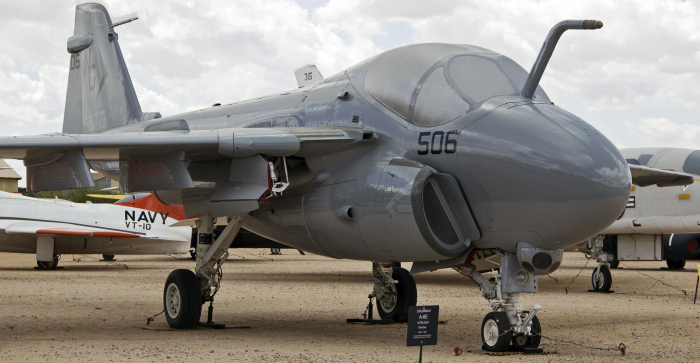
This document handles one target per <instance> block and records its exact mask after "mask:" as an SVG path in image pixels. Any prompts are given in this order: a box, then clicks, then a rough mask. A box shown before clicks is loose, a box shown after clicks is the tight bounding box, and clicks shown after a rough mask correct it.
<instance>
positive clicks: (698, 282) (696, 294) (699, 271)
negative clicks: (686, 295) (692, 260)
mask: <svg viewBox="0 0 700 363" xmlns="http://www.w3.org/2000/svg"><path fill="white" fill-rule="evenodd" d="M698 284H700V265H698V279H697V281H695V297H694V298H693V304H695V301H696V300H697V299H698Z"/></svg>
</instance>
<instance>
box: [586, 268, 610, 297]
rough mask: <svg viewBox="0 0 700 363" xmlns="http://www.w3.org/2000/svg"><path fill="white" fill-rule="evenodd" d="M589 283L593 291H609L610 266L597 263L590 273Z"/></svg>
mask: <svg viewBox="0 0 700 363" xmlns="http://www.w3.org/2000/svg"><path fill="white" fill-rule="evenodd" d="M591 284H592V285H593V291H596V292H609V291H610V287H611V286H612V274H611V273H610V268H608V265H603V264H601V265H598V267H597V268H596V269H595V270H593V274H592V275H591Z"/></svg>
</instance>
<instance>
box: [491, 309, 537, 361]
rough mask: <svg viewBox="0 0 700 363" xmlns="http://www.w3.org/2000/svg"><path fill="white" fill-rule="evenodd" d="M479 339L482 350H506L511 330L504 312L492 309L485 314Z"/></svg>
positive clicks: (511, 338)
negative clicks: (481, 342)
mask: <svg viewBox="0 0 700 363" xmlns="http://www.w3.org/2000/svg"><path fill="white" fill-rule="evenodd" d="M506 331H507V333H506ZM481 341H483V342H484V343H483V344H482V345H481V348H482V349H483V350H486V351H489V352H505V351H506V350H508V347H510V343H511V341H513V331H512V330H510V321H509V320H508V316H507V315H506V313H505V312H502V311H492V312H490V313H488V314H486V316H485V317H484V320H483V321H482V322H481ZM538 345H539V344H538Z"/></svg>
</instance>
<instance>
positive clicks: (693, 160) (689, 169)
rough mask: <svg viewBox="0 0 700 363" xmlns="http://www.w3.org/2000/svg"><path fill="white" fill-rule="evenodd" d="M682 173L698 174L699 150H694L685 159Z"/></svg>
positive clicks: (699, 164)
mask: <svg viewBox="0 0 700 363" xmlns="http://www.w3.org/2000/svg"><path fill="white" fill-rule="evenodd" d="M683 171H684V172H686V173H692V174H700V150H695V151H693V152H692V153H690V155H688V157H687V158H686V159H685V163H683Z"/></svg>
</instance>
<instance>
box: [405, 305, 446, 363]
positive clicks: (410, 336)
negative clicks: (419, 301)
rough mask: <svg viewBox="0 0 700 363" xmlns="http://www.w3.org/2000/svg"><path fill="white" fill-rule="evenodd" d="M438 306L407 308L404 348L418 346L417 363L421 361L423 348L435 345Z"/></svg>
mask: <svg viewBox="0 0 700 363" xmlns="http://www.w3.org/2000/svg"><path fill="white" fill-rule="evenodd" d="M439 311H440V306H438V305H429V306H410V307H409V308H408V328H407V329H408V331H407V333H406V346H407V347H415V346H416V345H418V346H420V355H419V358H418V362H422V361H423V346H424V345H437V329H438V312H439Z"/></svg>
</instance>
